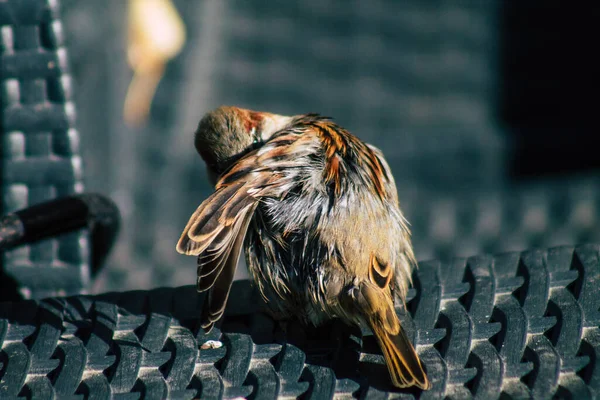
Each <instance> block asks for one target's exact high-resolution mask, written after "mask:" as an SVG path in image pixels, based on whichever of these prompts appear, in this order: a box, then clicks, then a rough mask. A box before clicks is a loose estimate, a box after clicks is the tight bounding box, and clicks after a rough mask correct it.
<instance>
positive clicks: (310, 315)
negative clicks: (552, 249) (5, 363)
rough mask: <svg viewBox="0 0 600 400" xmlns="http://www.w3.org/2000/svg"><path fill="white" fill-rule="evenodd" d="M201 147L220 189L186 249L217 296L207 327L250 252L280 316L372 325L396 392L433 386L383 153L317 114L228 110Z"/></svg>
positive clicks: (201, 281) (206, 128)
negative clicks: (402, 317) (420, 346)
mask: <svg viewBox="0 0 600 400" xmlns="http://www.w3.org/2000/svg"><path fill="white" fill-rule="evenodd" d="M195 147H196V149H197V151H198V152H199V153H200V155H201V157H202V158H203V159H204V161H205V162H206V164H207V167H208V171H209V175H210V177H211V180H212V181H213V183H216V185H215V192H214V193H213V194H212V195H211V196H210V197H208V199H206V200H205V201H204V202H203V203H202V204H201V205H200V206H199V207H198V209H197V210H196V211H195V212H194V214H193V215H192V216H191V218H190V220H189V222H188V224H187V226H186V227H185V229H184V230H183V233H182V235H181V238H180V239H179V242H178V243H177V251H178V252H180V253H182V254H187V255H193V256H198V279H197V289H198V291H200V292H203V291H207V290H208V295H207V302H206V303H205V308H204V311H203V315H202V327H203V328H204V329H205V330H207V331H208V330H210V329H211V328H212V327H213V325H214V324H215V322H217V321H218V320H219V319H220V318H221V317H222V316H223V312H224V310H225V304H226V302H227V298H228V296H229V291H230V289H231V284H232V281H233V276H234V272H235V269H236V266H237V262H238V259H239V256H240V253H241V251H242V248H243V249H244V250H245V254H246V261H247V264H248V270H249V273H250V275H251V277H252V278H253V280H254V282H255V284H256V285H257V287H258V289H259V291H260V293H261V294H262V296H263V297H264V299H265V300H266V301H267V305H268V307H269V310H270V312H271V314H272V315H273V316H274V318H276V319H280V320H285V319H290V318H297V319H299V320H300V321H301V322H303V323H305V324H313V325H315V326H318V325H320V324H322V323H323V322H325V321H327V320H330V319H332V318H340V319H341V320H343V321H345V322H346V323H348V324H357V325H361V324H367V325H368V326H369V327H370V328H371V330H372V331H373V333H374V335H375V337H376V339H377V341H378V343H379V345H380V347H381V350H382V352H383V355H384V358H385V361H386V364H387V367H388V370H389V372H390V376H391V379H392V383H393V384H394V385H395V386H397V387H400V388H403V387H408V386H417V387H419V388H421V389H424V390H427V389H429V388H430V386H431V384H430V381H429V380H428V378H427V375H426V374H425V371H424V370H423V367H422V365H421V361H420V359H419V357H418V355H417V353H416V351H415V349H414V347H413V346H412V344H411V342H410V341H409V339H408V337H407V336H406V333H405V332H404V330H403V328H402V326H401V325H400V321H399V319H398V316H397V315H396V312H395V309H394V299H395V298H396V297H398V298H399V299H400V301H402V302H404V300H405V298H406V293H407V290H408V285H409V284H410V283H411V272H412V269H413V268H414V266H416V261H415V257H414V254H413V250H412V245H411V240H410V232H409V229H408V226H407V222H406V220H405V218H404V216H403V215H402V212H401V211H400V207H399V204H398V194H397V191H396V185H395V183H394V178H393V176H392V173H391V170H390V167H389V166H388V164H387V162H386V161H385V159H384V157H383V154H382V152H381V151H380V150H379V149H377V148H376V147H374V146H371V145H369V144H366V143H364V142H362V141H361V140H360V139H358V138H357V137H356V136H354V135H352V134H350V133H349V132H348V131H347V130H345V129H344V128H342V127H340V126H339V125H337V124H335V123H334V122H332V121H331V120H330V119H329V118H326V117H322V116H320V115H318V114H305V115H297V116H289V117H288V116H281V115H276V114H271V113H267V112H256V111H250V110H246V109H241V108H237V107H228V106H222V107H219V108H218V109H216V110H214V111H212V112H210V113H208V114H206V115H205V116H204V117H203V118H202V120H201V121H200V123H199V125H198V129H197V131H196V133H195Z"/></svg>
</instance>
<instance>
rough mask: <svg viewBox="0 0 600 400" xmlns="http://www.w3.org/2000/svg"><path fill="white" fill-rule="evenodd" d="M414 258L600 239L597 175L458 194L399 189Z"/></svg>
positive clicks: (509, 249) (599, 204) (519, 249)
mask: <svg viewBox="0 0 600 400" xmlns="http://www.w3.org/2000/svg"><path fill="white" fill-rule="evenodd" d="M400 199H401V204H402V206H403V207H402V208H403V210H404V212H405V214H406V216H407V218H408V220H409V221H410V223H411V227H412V233H413V241H414V245H415V251H416V254H417V257H418V259H420V260H424V259H433V258H444V259H448V258H449V257H457V256H459V257H466V256H468V255H469V254H481V253H496V252H500V251H502V252H504V251H522V250H525V249H527V248H531V247H550V246H559V245H575V244H577V243H590V242H594V243H595V242H600V185H599V184H598V177H597V176H590V177H581V178H574V177H572V178H568V179H555V180H547V181H541V182H538V183H535V184H534V183H529V184H526V185H523V186H521V187H513V188H511V189H504V190H494V191H487V192H481V193H476V194H473V193H462V194H460V195H455V196H449V195H436V193H435V192H429V193H415V192H412V193H411V192H410V190H406V191H405V193H401V197H400Z"/></svg>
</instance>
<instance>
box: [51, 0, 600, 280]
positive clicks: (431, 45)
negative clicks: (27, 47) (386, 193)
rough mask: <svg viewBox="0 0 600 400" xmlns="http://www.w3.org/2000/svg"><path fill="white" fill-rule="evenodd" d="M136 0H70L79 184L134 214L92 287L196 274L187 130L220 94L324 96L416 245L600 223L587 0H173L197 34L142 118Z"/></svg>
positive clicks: (475, 243)
mask: <svg viewBox="0 0 600 400" xmlns="http://www.w3.org/2000/svg"><path fill="white" fill-rule="evenodd" d="M128 4H129V2H127V1H123V0H105V1H97V0H63V1H62V2H61V3H60V5H61V8H60V10H61V11H60V16H61V18H62V22H63V30H64V37H65V43H66V48H67V49H68V51H69V56H70V71H71V76H72V80H73V93H74V99H75V100H74V101H75V105H76V111H77V122H76V126H77V128H78V130H79V135H80V140H81V147H80V149H81V156H82V159H83V168H84V169H83V170H84V184H85V188H86V191H98V192H101V193H104V194H107V195H109V196H110V197H112V198H113V199H114V200H115V201H116V202H117V203H118V205H119V207H120V209H121V212H122V214H123V228H122V232H121V236H120V239H119V243H118V245H117V247H116V249H115V251H114V252H113V254H112V257H111V258H110V259H109V261H108V263H107V265H106V266H105V267H104V270H103V272H102V273H101V275H100V276H99V278H98V280H97V281H96V283H95V286H94V287H93V291H94V292H101V291H108V290H124V289H142V288H143V289H149V288H152V287H156V286H177V285H189V284H193V283H194V282H195V270H196V265H195V259H194V258H191V257H185V256H181V255H179V254H177V253H176V252H175V248H174V247H175V243H176V241H177V239H178V238H179V235H180V233H181V230H182V228H183V227H184V226H185V223H186V222H187V219H188V217H189V216H190V214H191V213H192V212H193V210H194V209H195V208H196V207H197V205H198V204H199V203H200V202H201V201H202V200H203V199H204V198H206V196H207V195H208V194H209V193H210V191H211V187H210V185H209V183H208V181H207V179H206V174H205V169H204V165H203V163H202V161H201V160H200V158H199V156H198V155H197V154H196V152H195V151H194V149H193V146H192V141H193V132H194V130H195V128H196V125H197V123H198V121H199V119H200V118H201V117H202V115H203V114H204V113H205V112H207V111H209V110H211V109H212V108H215V107H217V106H219V105H221V104H231V105H239V106H243V107H247V108H252V109H256V110H265V111H270V112H275V113H281V114H300V113H307V112H318V113H321V114H325V115H328V116H331V117H333V118H334V119H335V120H336V121H337V122H338V123H340V124H341V125H343V126H344V127H346V128H348V129H349V130H350V131H351V132H353V133H354V134H356V135H357V136H359V137H360V138H362V139H363V140H365V141H368V142H370V143H372V144H374V145H376V146H378V147H380V148H381V149H382V150H383V151H384V153H385V155H386V157H387V159H388V161H389V163H390V165H391V167H392V170H393V173H394V175H395V177H396V181H397V185H398V190H399V195H400V201H401V205H402V207H403V209H404V210H405V213H406V216H407V218H408V219H409V221H410V222H411V224H412V230H413V241H414V245H415V251H416V254H417V257H418V259H419V260H426V259H431V258H449V257H454V256H471V255H475V254H478V253H482V252H502V251H509V250H523V249H526V248H530V247H533V246H552V245H561V244H575V243H582V242H589V241H599V240H600V225H599V222H600V220H599V218H600V215H598V209H599V206H600V186H599V183H598V182H599V180H598V176H599V175H600V174H599V170H598V167H599V166H600V157H599V156H598V147H596V146H594V143H595V141H593V139H594V137H595V136H596V135H597V132H598V128H597V125H598V123H597V118H596V115H597V100H595V101H589V98H590V97H591V96H592V95H594V94H596V93H597V90H596V89H598V87H599V86H598V71H600V66H599V64H598V61H597V60H596V59H595V58H593V57H591V54H592V53H593V52H594V50H593V48H597V43H596V41H597V38H598V37H599V36H598V29H599V28H598V24H597V15H596V13H594V12H592V11H593V9H594V7H596V6H594V5H592V3H591V2H590V3H589V4H590V5H589V9H585V8H584V7H583V6H581V7H580V6H577V7H575V6H567V5H566V3H564V2H559V1H547V2H544V3H543V5H539V4H535V5H534V2H522V1H504V0H495V1H494V0H427V1H422V0H400V1H397V0H369V1H358V0H355V1H342V0H337V1H334V0H302V1H295V0H286V1H283V0H281V1H269V2H265V1H259V0H252V1H250V0H227V1H221V0H204V1H189V0H188V1H186V0H174V1H173V5H174V7H175V9H176V10H177V13H178V15H179V17H180V18H181V20H182V23H183V26H184V32H185V41H184V43H183V44H182V47H181V51H178V52H176V53H177V54H175V55H174V56H173V58H172V59H170V60H168V62H166V64H165V67H164V75H162V77H161V79H160V82H159V83H158V87H157V90H156V93H155V94H154V96H153V99H152V103H151V106H150V110H149V114H148V117H147V119H145V120H144V121H143V122H142V123H140V124H137V125H135V124H128V123H126V122H125V120H124V117H123V107H124V103H125V97H126V95H127V91H128V87H129V85H130V82H131V80H132V76H133V73H132V69H131V67H130V65H129V64H128V59H127V51H128V46H129V45H128V37H129V36H128V32H130V28H131V24H132V22H131V21H132V20H131V18H129V19H128V13H127V7H128ZM596 8H597V7H596ZM148 18H149V17H148ZM150 19H152V18H150ZM169 21H171V22H172V19H171V20H168V21H166V22H165V21H164V20H161V19H160V18H158V19H154V20H153V22H152V26H153V27H154V28H155V29H156V30H157V31H160V29H161V24H169V23H170V22H169ZM593 132H596V134H594V133H593ZM392 239H393V238H392Z"/></svg>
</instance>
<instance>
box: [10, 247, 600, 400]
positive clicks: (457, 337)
mask: <svg viewBox="0 0 600 400" xmlns="http://www.w3.org/2000/svg"><path fill="white" fill-rule="evenodd" d="M599 251H600V246H597V245H586V246H580V247H577V248H572V247H560V248H553V249H549V250H547V251H542V250H532V251H528V252H525V253H521V254H519V253H506V254H502V255H498V256H495V257H491V256H480V257H472V258H469V259H457V260H454V261H452V262H450V263H441V262H438V261H433V262H426V263H421V266H420V270H419V271H418V273H417V274H416V275H415V288H416V290H415V289H413V290H411V292H410V294H409V298H410V299H411V300H410V301H409V303H408V309H409V311H410V315H401V318H402V320H403V323H404V326H405V327H406V328H407V332H408V334H409V337H412V338H413V341H414V342H415V343H416V344H417V351H418V352H419V354H420V355H421V357H422V359H423V362H424V363H425V366H426V368H427V371H428V374H429V377H430V379H431V381H432V385H433V387H432V389H431V391H429V392H425V393H421V392H418V391H411V390H406V391H404V392H403V393H402V394H401V393H396V395H400V397H401V398H413V396H414V397H420V398H423V399H428V398H431V399H433V398H444V397H451V398H460V399H463V398H464V399H466V398H472V397H478V398H486V399H487V398H498V397H502V396H504V398H535V399H547V398H552V396H553V395H554V396H557V397H559V398H565V397H567V398H569V397H570V398H592V397H594V396H596V395H597V394H598V391H599V390H600V381H599V379H598V367H599V366H600V364H599V361H598V360H599V359H598V357H597V354H598V352H599V351H600V329H599V328H598V326H599V324H600V313H599V311H598V310H599V307H600V299H599V298H598V296H597V295H596V294H597V292H598V289H599V288H598V285H599V284H600V258H599V257H600V252H599ZM234 290H235V293H236V297H234V298H232V299H231V301H230V303H232V304H230V311H235V313H230V314H228V317H227V318H226V321H225V323H224V324H223V326H222V328H221V331H222V332H223V336H222V337H221V340H222V342H223V344H224V346H223V347H222V348H219V349H208V350H204V349H200V345H201V344H202V343H204V341H205V340H207V339H209V338H210V339H216V338H218V337H219V336H218V335H219V332H218V331H214V333H211V336H210V337H207V336H205V335H204V334H203V333H201V330H200V329H199V326H198V325H199V323H198V322H199V321H198V318H197V316H198V315H199V312H200V306H201V299H200V298H198V297H197V296H196V294H195V290H194V287H192V286H187V287H183V288H178V289H157V290H153V291H150V292H139V291H138V292H126V293H114V294H107V295H103V296H98V297H72V298H66V299H65V298H56V299H48V300H44V301H41V302H28V303H21V304H18V305H17V304H10V303H6V304H4V305H1V306H0V346H1V348H2V350H1V351H0V397H2V398H12V397H15V396H17V395H20V396H31V397H34V398H51V397H52V396H53V395H54V396H56V397H61V398H65V397H69V396H73V395H83V396H86V397H88V396H89V398H92V397H93V398H111V397H117V396H118V397H119V398H130V397H131V398H138V397H139V396H144V398H157V399H164V398H170V399H184V398H186V399H191V398H196V397H202V398H235V397H248V398H250V397H252V398H256V399H272V398H276V396H277V395H279V396H283V397H287V398H296V397H298V396H303V397H304V398H314V399H328V398H329V399H331V398H334V397H335V398H340V397H344V398H352V397H358V398H373V399H375V398H389V395H390V393H386V392H387V391H388V390H390V386H389V382H388V381H387V380H388V378H387V374H386V372H385V369H384V367H383V365H382V362H383V358H382V356H381V354H380V352H379V351H378V349H377V346H376V345H375V341H374V338H373V337H372V336H371V335H370V333H369V332H368V331H365V332H362V333H361V332H360V331H358V330H356V329H351V328H348V327H345V326H341V325H340V324H339V323H335V322H334V323H332V324H331V325H330V326H327V327H324V328H320V329H317V330H315V331H313V330H310V331H305V330H303V329H300V328H296V327H294V328H293V329H292V327H288V330H287V331H288V332H290V334H289V336H288V337H287V338H286V337H285V336H282V332H281V330H280V329H279V328H278V325H277V324H276V323H274V322H273V321H272V320H270V319H269V318H267V317H266V316H264V315H263V314H260V313H256V312H255V311H253V310H252V307H253V305H254V307H256V304H257V302H258V296H257V294H256V293H254V292H251V291H250V289H249V286H248V285H247V284H246V283H245V282H237V283H236V287H234ZM234 314H235V315H234ZM292 334H293V337H292Z"/></svg>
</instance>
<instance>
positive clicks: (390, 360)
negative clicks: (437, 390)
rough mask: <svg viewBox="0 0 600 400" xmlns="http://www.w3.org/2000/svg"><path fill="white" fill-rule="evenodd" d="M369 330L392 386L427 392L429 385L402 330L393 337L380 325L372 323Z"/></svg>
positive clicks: (417, 357)
mask: <svg viewBox="0 0 600 400" xmlns="http://www.w3.org/2000/svg"><path fill="white" fill-rule="evenodd" d="M371 330H372V331H373V333H374V334H375V337H376V338H377V342H378V343H379V346H380V347H381V350H382V352H383V357H384V358H385V362H386V364H387V367H388V370H389V372H390V377H391V378H392V382H393V383H394V386H397V387H400V388H404V387H408V386H417V387H419V388H421V389H423V390H428V389H429V388H430V387H431V383H430V382H429V379H427V375H426V374H425V371H424V370H423V366H422V365H421V360H419V356H418V355H417V353H416V351H415V349H414V347H413V345H412V344H411V343H410V341H409V340H408V337H407V336H406V333H405V332H404V329H403V328H402V327H400V331H399V332H398V334H396V335H394V334H390V333H389V332H387V330H386V329H385V327H383V326H382V324H381V323H378V322H376V321H372V322H371Z"/></svg>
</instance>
